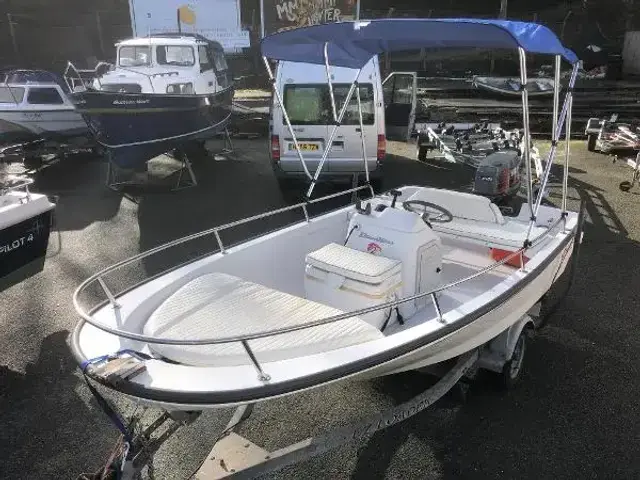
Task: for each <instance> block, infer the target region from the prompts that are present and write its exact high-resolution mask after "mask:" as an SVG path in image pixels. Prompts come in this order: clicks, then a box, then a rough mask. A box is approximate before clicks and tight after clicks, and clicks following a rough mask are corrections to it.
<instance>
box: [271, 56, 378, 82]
mask: <svg viewBox="0 0 640 480" xmlns="http://www.w3.org/2000/svg"><path fill="white" fill-rule="evenodd" d="M330 67H331V74H332V76H333V78H332V80H331V81H332V82H336V83H351V82H353V80H354V78H355V76H356V74H357V71H358V70H357V69H354V68H346V67H334V66H332V65H331V66H330ZM373 74H375V75H377V76H378V77H379V76H380V71H379V67H378V58H377V57H373V58H372V59H371V60H370V61H369V62H368V63H367V64H366V65H365V66H364V67H362V73H361V74H360V78H359V81H361V82H364V81H367V80H373V78H372V77H371V76H372V75H373ZM278 76H279V77H280V79H281V81H284V83H294V82H295V83H327V71H326V68H325V66H324V65H316V64H309V63H301V62H287V61H282V62H279V64H278Z"/></svg>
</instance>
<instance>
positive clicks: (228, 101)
mask: <svg viewBox="0 0 640 480" xmlns="http://www.w3.org/2000/svg"><path fill="white" fill-rule="evenodd" d="M116 47H117V49H118V53H117V60H116V65H112V66H111V67H110V68H108V69H104V68H101V69H100V70H98V69H96V77H95V78H93V79H92V81H89V82H87V81H86V77H87V75H86V73H87V72H86V71H84V72H81V71H79V70H77V69H76V68H75V66H74V65H73V64H72V63H71V62H70V63H69V64H68V66H67V70H66V71H65V75H64V77H65V80H66V81H67V84H68V85H69V88H70V89H71V90H72V92H71V94H70V98H71V101H72V102H73V104H74V105H75V107H76V109H77V110H78V112H80V113H81V114H82V115H83V117H84V118H85V119H86V122H87V124H88V126H89V129H90V130H91V132H92V133H93V134H94V136H95V138H96V140H97V142H98V143H100V145H102V146H103V147H104V148H105V149H106V150H107V153H108V155H109V157H110V160H111V161H112V162H113V163H114V164H115V165H117V166H118V167H120V168H124V169H134V170H145V169H146V162H147V161H148V160H150V159H152V158H154V157H156V156H158V155H160V154H162V153H165V152H168V151H171V150H174V149H178V148H182V149H185V147H187V146H188V147H192V146H194V145H196V146H201V147H204V142H205V141H206V140H208V139H211V138H215V137H216V136H217V135H219V134H220V133H222V132H224V131H225V129H226V128H227V126H228V124H229V121H230V119H231V110H232V100H233V92H234V88H233V79H232V78H231V72H230V70H229V68H228V65H227V62H226V58H225V55H224V50H223V48H222V45H220V43H218V42H215V41H212V40H208V39H207V38H205V37H203V36H201V35H197V34H188V33H162V34H152V35H149V36H147V37H140V38H132V39H128V40H123V41H121V42H119V43H118V44H117V45H116ZM100 65H101V66H103V65H106V64H105V63H101V64H100Z"/></svg>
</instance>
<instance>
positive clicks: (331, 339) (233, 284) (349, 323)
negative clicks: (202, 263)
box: [143, 273, 383, 366]
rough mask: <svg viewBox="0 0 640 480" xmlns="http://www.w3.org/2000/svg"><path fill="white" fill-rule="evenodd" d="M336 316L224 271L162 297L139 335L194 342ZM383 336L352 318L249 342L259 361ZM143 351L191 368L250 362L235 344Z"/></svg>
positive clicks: (317, 305)
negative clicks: (167, 296) (198, 339)
mask: <svg viewBox="0 0 640 480" xmlns="http://www.w3.org/2000/svg"><path fill="white" fill-rule="evenodd" d="M341 313H344V312H342V311H341V310H338V309H336V308H331V307H328V306H326V305H323V304H321V303H317V302H312V301H310V300H307V299H304V298H301V297H297V296H295V295H290V294H288V293H285V292H281V291H278V290H274V289H271V288H268V287H265V286H263V285H259V284H256V283H252V282H248V281H246V280H243V279H241V278H238V277H234V276H232V275H228V274H225V273H210V274H205V275H202V276H199V277H197V278H195V279H194V280H191V281H190V282H189V283H187V284H186V285H184V286H182V287H181V288H180V289H179V290H177V291H176V292H175V293H174V294H173V295H171V296H170V297H169V298H167V299H166V300H165V301H164V302H163V303H162V304H161V305H160V306H159V307H158V308H157V309H156V310H155V311H154V312H153V313H152V314H151V316H150V317H149V319H148V320H147V322H146V324H145V326H144V329H143V331H144V334H145V335H149V336H156V337H164V338H172V339H173V338H175V339H197V338H223V337H230V336H239V335H249V334H255V333H259V332H269V331H273V330H277V329H281V328H285V327H292V326H298V325H304V324H306V323H309V322H313V321H315V320H320V319H323V318H327V317H331V316H334V315H339V314H341ZM380 338H383V334H382V333H381V332H380V331H379V330H378V329H377V328H375V327H373V326H371V325H369V324H368V323H366V322H365V321H363V320H361V319H360V318H358V317H352V318H348V319H345V320H340V321H337V322H333V323H329V324H326V325H320V326H315V327H310V328H305V329H301V330H297V331H293V332H287V333H283V334H281V335H272V336H268V337H263V338H258V339H255V340H249V342H248V343H249V346H250V347H251V349H252V351H253V353H254V354H255V356H256V358H257V359H258V361H259V362H275V361H279V360H286V359H290V358H295V357H300V356H307V355H312V354H316V353H322V352H325V351H328V350H333V349H336V348H342V347H347V346H349V345H356V344H360V343H364V342H369V341H372V340H377V339H380ZM149 348H150V349H151V350H152V351H153V352H154V353H156V354H158V355H161V356H163V357H165V358H167V359H168V360H171V361H175V362H179V363H184V364H188V365H195V366H210V365H216V366H237V365H247V364H249V365H250V364H251V359H250V358H249V355H248V354H247V352H246V351H245V349H244V348H243V346H242V344H241V343H240V342H233V343H222V344H215V345H197V346H182V345H159V344H150V345H149Z"/></svg>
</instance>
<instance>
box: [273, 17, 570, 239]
mask: <svg viewBox="0 0 640 480" xmlns="http://www.w3.org/2000/svg"><path fill="white" fill-rule="evenodd" d="M421 48H485V49H517V50H518V52H519V57H520V83H521V85H520V91H521V92H522V114H523V130H524V138H525V139H529V138H531V137H530V133H531V132H530V129H529V99H528V92H527V89H526V84H527V65H526V52H529V53H537V54H546V55H553V56H555V60H556V61H555V81H554V102H553V132H552V138H551V141H552V145H551V149H550V152H549V155H548V158H547V164H546V168H545V171H544V173H543V176H542V180H541V185H540V189H539V190H538V192H539V193H538V195H537V198H536V199H535V200H534V198H533V185H532V181H533V179H532V172H531V155H530V142H529V141H526V140H525V142H524V151H523V155H524V161H525V165H526V170H527V201H528V205H529V209H530V212H531V223H530V226H529V232H528V235H527V242H528V241H529V235H530V234H531V231H532V229H533V226H534V225H535V220H536V215H537V212H538V210H539V208H540V203H541V201H542V198H543V193H544V191H545V189H546V187H547V181H548V179H549V173H550V170H551V164H552V163H553V158H554V157H555V154H556V149H557V144H558V139H559V138H560V134H561V133H562V127H563V125H564V124H565V120H566V124H567V129H566V134H565V138H566V140H567V142H566V146H565V156H566V158H565V168H564V176H563V185H562V186H563V188H562V209H563V212H566V203H567V202H566V200H567V199H566V197H567V176H568V171H569V166H568V161H569V137H570V131H571V102H572V92H573V86H574V84H575V81H576V76H577V73H578V69H579V66H580V65H579V60H578V57H577V56H576V55H575V53H573V52H572V51H571V50H569V49H567V48H565V47H564V46H563V45H562V43H561V42H560V40H559V39H558V37H557V36H556V35H555V34H554V33H553V32H552V31H551V30H549V29H548V28H547V27H545V26H543V25H539V24H537V23H530V22H514V21H509V20H487V19H477V18H443V19H414V18H410V19H404V18H403V19H396V18H392V19H378V20H360V21H350V22H337V23H328V24H322V25H314V26H310V27H304V28H297V29H293V30H287V31H285V32H281V33H276V34H273V35H270V36H267V37H265V38H263V39H262V42H261V49H262V55H263V60H264V64H265V66H266V68H267V72H268V73H269V76H270V78H271V80H272V82H273V83H274V88H273V89H274V94H275V95H276V98H277V100H278V103H279V104H280V107H281V108H282V111H283V116H284V120H285V122H286V124H287V127H288V129H289V133H290V135H291V138H292V139H293V143H294V144H295V146H296V151H297V152H298V157H299V158H300V161H301V162H302V166H303V168H304V171H305V173H306V175H307V177H308V178H309V179H310V180H311V184H310V185H309V189H308V190H307V199H309V198H310V197H311V194H312V193H313V189H314V187H315V183H316V181H317V180H318V177H319V176H320V172H321V171H322V168H323V166H324V163H325V161H326V159H327V156H328V154H329V152H330V150H331V145H332V143H333V138H334V136H335V134H336V132H337V129H338V127H339V126H340V123H341V121H342V118H343V116H344V114H345V112H346V109H347V106H348V105H349V103H350V101H351V98H352V96H353V94H354V92H355V94H356V99H357V105H358V112H359V116H360V119H362V106H361V104H360V89H359V88H356V86H357V84H358V78H359V76H360V72H361V70H362V68H363V67H364V66H365V65H366V64H367V62H369V60H371V58H372V57H374V56H375V55H378V54H380V53H383V52H392V51H400V50H412V49H421ZM268 59H271V60H277V61H290V62H302V63H312V64H318V65H325V67H326V71H327V83H328V84H329V93H330V96H331V101H332V112H333V121H334V128H333V129H332V131H331V134H330V135H329V139H328V141H327V145H326V147H325V150H324V152H323V155H322V158H321V160H320V163H319V165H318V167H317V169H316V171H315V173H314V174H313V175H311V173H310V172H309V170H308V168H307V165H306V162H305V160H304V158H303V155H302V151H301V150H300V148H299V146H298V141H297V139H296V135H295V133H294V130H293V127H292V126H291V122H290V121H289V116H288V114H287V112H286V109H285V107H284V103H283V101H282V98H281V95H280V92H279V91H278V89H277V87H276V85H275V81H274V76H273V73H272V71H271V67H270V65H269V62H268ZM562 59H564V60H566V61H567V62H569V63H570V64H571V65H572V67H573V70H572V74H571V77H570V79H569V85H568V88H567V92H566V97H565V101H564V104H563V107H562V111H561V112H560V115H559V116H558V110H559V108H558V106H559V105H558V103H559V89H560V69H561V61H562ZM331 65H334V66H338V67H347V68H353V69H355V70H356V71H357V73H356V75H355V78H354V80H353V83H352V85H351V88H350V89H349V92H348V93H347V97H346V99H345V102H344V104H343V106H342V108H341V109H340V110H339V111H338V110H337V109H336V103H335V97H334V95H333V88H332V85H331V72H330V66H331ZM361 123H362V121H361ZM360 127H361V128H360V131H361V133H360V135H361V136H362V135H363V132H364V129H363V128H362V125H360ZM362 144H363V147H364V139H363V141H362ZM363 150H364V148H363ZM363 157H364V169H365V175H366V179H367V183H369V170H368V164H367V161H366V154H365V153H364V151H363Z"/></svg>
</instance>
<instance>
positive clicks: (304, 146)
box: [289, 143, 320, 152]
mask: <svg viewBox="0 0 640 480" xmlns="http://www.w3.org/2000/svg"><path fill="white" fill-rule="evenodd" d="M298 145H299V146H300V150H304V151H307V152H316V151H318V150H320V145H318V144H317V143H299V144H298ZM295 149H296V145H295V144H294V143H290V144H289V151H291V150H295Z"/></svg>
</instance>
